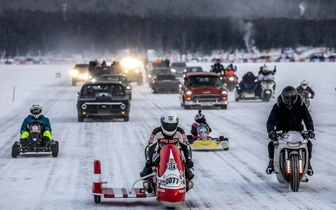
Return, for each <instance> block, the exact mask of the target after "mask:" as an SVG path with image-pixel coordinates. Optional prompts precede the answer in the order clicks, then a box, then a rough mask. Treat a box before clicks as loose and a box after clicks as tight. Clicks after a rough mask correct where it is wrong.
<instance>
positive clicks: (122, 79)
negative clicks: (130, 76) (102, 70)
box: [100, 76, 127, 84]
mask: <svg viewBox="0 0 336 210" xmlns="http://www.w3.org/2000/svg"><path fill="white" fill-rule="evenodd" d="M100 80H102V81H113V82H119V83H123V84H126V83H127V78H126V77H121V76H102V77H101V78H100Z"/></svg>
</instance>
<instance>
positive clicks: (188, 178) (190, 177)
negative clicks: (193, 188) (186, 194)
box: [184, 167, 194, 181]
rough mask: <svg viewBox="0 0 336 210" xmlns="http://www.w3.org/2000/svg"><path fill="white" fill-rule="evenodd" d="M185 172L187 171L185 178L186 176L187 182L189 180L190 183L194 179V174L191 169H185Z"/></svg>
mask: <svg viewBox="0 0 336 210" xmlns="http://www.w3.org/2000/svg"><path fill="white" fill-rule="evenodd" d="M184 170H185V176H186V178H187V180H189V181H190V180H192V178H194V174H193V172H192V171H191V170H190V168H188V167H185V168H184Z"/></svg>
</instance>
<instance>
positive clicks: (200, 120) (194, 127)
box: [190, 110, 211, 137]
mask: <svg viewBox="0 0 336 210" xmlns="http://www.w3.org/2000/svg"><path fill="white" fill-rule="evenodd" d="M200 124H205V125H207V126H208V128H209V133H210V132H211V128H210V126H209V125H208V123H207V122H206V118H205V115H204V114H203V113H202V110H198V113H197V114H196V116H195V122H194V123H193V124H192V125H191V131H190V132H191V134H192V135H193V137H194V136H197V127H198V126H199V125H200Z"/></svg>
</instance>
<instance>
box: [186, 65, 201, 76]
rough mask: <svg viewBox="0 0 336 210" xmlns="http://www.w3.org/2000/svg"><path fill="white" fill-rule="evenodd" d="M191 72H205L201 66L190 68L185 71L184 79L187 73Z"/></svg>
mask: <svg viewBox="0 0 336 210" xmlns="http://www.w3.org/2000/svg"><path fill="white" fill-rule="evenodd" d="M191 72H203V69H202V67H200V66H188V67H187V68H186V69H185V70H184V74H183V77H185V75H186V74H187V73H191Z"/></svg>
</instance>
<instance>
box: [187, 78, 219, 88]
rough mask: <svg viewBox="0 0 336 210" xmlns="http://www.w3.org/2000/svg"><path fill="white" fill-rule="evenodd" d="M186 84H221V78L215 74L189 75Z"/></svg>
mask: <svg viewBox="0 0 336 210" xmlns="http://www.w3.org/2000/svg"><path fill="white" fill-rule="evenodd" d="M185 85H186V86H198V85H202V86H221V85H222V83H221V80H220V78H219V77H215V76H193V77H188V78H187V79H186V81H185Z"/></svg>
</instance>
